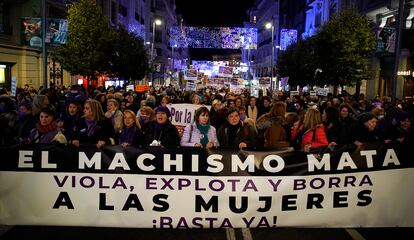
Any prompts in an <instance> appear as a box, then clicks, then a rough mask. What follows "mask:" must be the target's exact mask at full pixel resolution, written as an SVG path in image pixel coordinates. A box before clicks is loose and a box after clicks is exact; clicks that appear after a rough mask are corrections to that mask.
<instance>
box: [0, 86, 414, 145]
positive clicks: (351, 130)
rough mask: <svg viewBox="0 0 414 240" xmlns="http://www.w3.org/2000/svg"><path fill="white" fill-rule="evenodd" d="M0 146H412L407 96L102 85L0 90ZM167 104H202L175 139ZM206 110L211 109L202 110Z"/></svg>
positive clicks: (413, 110)
mask: <svg viewBox="0 0 414 240" xmlns="http://www.w3.org/2000/svg"><path fill="white" fill-rule="evenodd" d="M1 91H2V92H1V96H0V145H1V146H12V145H16V144H30V143H58V144H71V145H74V146H80V145H95V146H96V147H97V148H102V147H104V146H105V145H114V144H119V145H122V146H123V147H125V148H127V147H128V146H136V147H147V146H162V147H165V148H169V147H178V146H188V147H199V148H207V149H210V148H219V147H227V148H233V149H235V150H236V149H246V148H260V147H265V148H281V147H291V148H293V149H295V150H298V151H305V152H310V151H312V150H315V149H319V148H335V147H336V146H338V145H345V144H351V145H354V146H356V147H361V146H364V144H366V143H369V142H379V143H384V144H393V146H394V147H402V148H404V149H408V146H414V144H413V143H414V133H413V128H412V126H411V122H412V120H413V116H414V105H413V102H412V99H407V100H404V101H403V100H399V101H396V102H391V101H390V100H389V98H387V97H383V98H380V97H375V98H374V99H371V100H367V99H366V98H365V97H364V95H362V94H361V95H360V96H358V98H357V97H355V96H351V95H349V94H347V93H346V92H343V93H342V94H340V95H338V96H332V95H328V96H326V97H321V96H309V95H306V94H301V95H298V96H290V95H289V93H283V92H279V93H277V94H275V95H273V96H271V97H270V96H269V95H270V94H265V95H267V96H263V92H260V93H259V96H258V97H254V96H251V95H250V93H249V91H248V90H246V91H244V92H242V93H241V94H234V93H232V92H230V91H229V90H224V89H221V90H216V89H212V88H203V89H201V90H199V91H196V92H194V91H185V90H179V89H176V88H174V87H171V86H170V87H161V88H159V89H154V88H151V89H150V90H149V91H148V92H145V93H139V92H134V91H125V90H124V89H122V88H114V87H110V88H108V89H105V88H103V87H100V88H97V89H89V91H86V90H85V89H84V88H83V87H82V86H79V85H74V86H72V87H70V88H68V89H64V88H60V87H59V86H51V87H50V88H48V89H40V91H36V90H34V89H29V88H25V89H19V91H18V94H17V96H16V97H14V96H10V95H9V93H8V92H7V91H6V90H5V89H2V90H1ZM171 103H193V104H196V105H199V108H198V109H197V110H196V112H195V114H194V121H193V123H192V124H190V125H188V126H186V127H185V128H184V131H183V132H182V133H181V134H180V132H179V131H178V130H177V128H176V127H175V126H174V125H173V124H172V123H171V120H170V117H171V112H170V110H169V108H168V105H169V104H171ZM206 106H211V108H207V107H206Z"/></svg>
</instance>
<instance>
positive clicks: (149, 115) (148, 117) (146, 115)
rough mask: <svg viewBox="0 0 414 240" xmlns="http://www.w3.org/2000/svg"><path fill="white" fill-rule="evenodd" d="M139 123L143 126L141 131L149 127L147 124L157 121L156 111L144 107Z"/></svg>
mask: <svg viewBox="0 0 414 240" xmlns="http://www.w3.org/2000/svg"><path fill="white" fill-rule="evenodd" d="M137 115H138V121H139V125H140V126H141V129H142V130H143V129H144V127H145V126H147V123H148V122H149V121H152V120H154V119H155V114H154V110H152V108H151V107H148V106H142V107H141V108H140V109H139V111H138V113H137Z"/></svg>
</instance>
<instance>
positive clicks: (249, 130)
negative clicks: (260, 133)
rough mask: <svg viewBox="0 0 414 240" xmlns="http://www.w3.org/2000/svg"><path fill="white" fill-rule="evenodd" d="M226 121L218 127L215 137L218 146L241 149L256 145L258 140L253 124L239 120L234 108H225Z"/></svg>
mask: <svg viewBox="0 0 414 240" xmlns="http://www.w3.org/2000/svg"><path fill="white" fill-rule="evenodd" d="M226 119H227V121H226V123H225V124H224V125H223V126H221V127H220V129H219V131H218V133H217V138H218V140H219V142H220V146H223V147H233V148H235V149H243V148H246V147H256V146H258V143H259V140H258V137H257V134H256V130H255V129H254V127H253V126H250V125H249V124H245V123H243V122H242V121H241V120H240V115H239V112H238V110H237V109H236V108H231V109H229V110H227V113H226Z"/></svg>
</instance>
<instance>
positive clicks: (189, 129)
mask: <svg viewBox="0 0 414 240" xmlns="http://www.w3.org/2000/svg"><path fill="white" fill-rule="evenodd" d="M200 134H201V132H200V130H198V128H197V126H196V124H195V123H193V124H192V125H187V126H186V127H185V128H184V132H183V136H182V137H181V146H187V147H193V146H194V145H195V144H196V143H200V142H201V140H200ZM207 136H208V141H209V142H212V143H213V144H214V147H218V146H220V143H219V141H218V139H217V133H216V128H215V127H213V126H211V125H210V128H209V129H208V133H207ZM200 144H201V143H200Z"/></svg>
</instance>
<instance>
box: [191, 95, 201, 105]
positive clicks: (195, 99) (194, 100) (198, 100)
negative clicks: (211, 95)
mask: <svg viewBox="0 0 414 240" xmlns="http://www.w3.org/2000/svg"><path fill="white" fill-rule="evenodd" d="M191 102H192V103H193V104H196V105H201V98H200V96H198V95H197V94H194V95H193V98H192V100H191Z"/></svg>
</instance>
